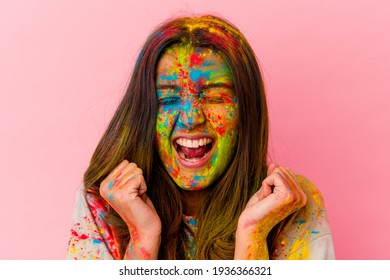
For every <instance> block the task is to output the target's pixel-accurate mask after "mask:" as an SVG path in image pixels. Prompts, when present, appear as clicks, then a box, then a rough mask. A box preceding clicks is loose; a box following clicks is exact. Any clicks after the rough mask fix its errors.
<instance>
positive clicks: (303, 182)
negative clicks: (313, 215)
mask: <svg viewBox="0 0 390 280" xmlns="http://www.w3.org/2000/svg"><path fill="white" fill-rule="evenodd" d="M295 176H296V179H297V181H298V183H299V185H300V186H301V188H302V190H303V192H304V193H305V194H306V197H307V204H306V207H310V208H311V209H312V210H314V209H316V208H317V209H319V210H321V209H325V203H324V198H323V196H322V194H321V192H320V190H319V189H318V188H317V187H316V185H315V184H314V183H313V182H312V181H310V180H309V179H308V178H306V177H304V176H302V175H300V174H296V175H295Z"/></svg>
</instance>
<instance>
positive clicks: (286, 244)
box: [67, 175, 335, 260]
mask: <svg viewBox="0 0 390 280" xmlns="http://www.w3.org/2000/svg"><path fill="white" fill-rule="evenodd" d="M297 179H298V182H299V183H300V184H301V187H302V189H303V190H304V192H305V193H306V196H307V204H306V206H304V207H303V208H301V209H299V210H298V211H297V212H295V213H294V214H293V215H292V216H290V217H289V219H288V220H286V223H285V224H284V225H283V227H282V229H281V231H280V232H279V234H278V235H277V237H276V239H275V241H274V244H273V248H272V250H271V252H270V259H281V260H285V259H294V260H297V259H334V258H335V254H334V248H333V241H332V236H331V231H330V227H329V223H328V218H327V213H326V210H325V206H324V201H323V198H322V195H321V193H320V192H319V191H318V189H317V188H316V187H315V186H314V185H313V184H312V183H311V182H310V181H309V180H307V179H306V178H304V177H303V176H299V175H298V176H297ZM83 189H84V187H83V186H82V185H81V186H80V187H79V189H78V191H77V197H76V203H75V210H74V214H73V226H72V229H71V237H70V240H69V244H68V253H67V259H75V260H78V259H106V260H111V259H121V254H120V251H119V244H120V242H119V238H118V237H117V236H116V234H115V230H114V227H112V226H110V225H109V224H107V223H106V222H105V221H104V216H105V215H106V213H107V209H108V205H107V203H106V202H104V201H102V200H100V199H99V198H97V197H96V196H94V195H92V194H89V193H87V194H86V193H85V192H84V190H83ZM183 219H184V222H185V223H186V224H187V225H188V226H189V227H191V229H192V231H193V232H196V218H195V217H193V216H191V217H188V216H184V218H183ZM186 237H187V245H188V248H189V251H188V252H186V258H187V259H193V258H194V255H195V253H196V244H195V241H194V237H193V236H192V235H191V233H190V232H186Z"/></svg>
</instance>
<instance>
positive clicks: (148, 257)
mask: <svg viewBox="0 0 390 280" xmlns="http://www.w3.org/2000/svg"><path fill="white" fill-rule="evenodd" d="M140 250H141V253H142V256H143V257H144V259H145V260H150V253H149V252H148V251H147V250H146V249H145V248H142V247H141V248H140Z"/></svg>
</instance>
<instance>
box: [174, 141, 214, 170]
mask: <svg viewBox="0 0 390 280" xmlns="http://www.w3.org/2000/svg"><path fill="white" fill-rule="evenodd" d="M174 146H175V149H176V151H177V154H178V155H179V157H180V159H181V160H182V162H184V163H188V164H198V163H199V164H200V163H202V162H204V161H205V160H207V159H208V156H209V155H210V153H211V150H212V148H213V139H211V138H208V137H203V138H199V139H188V138H183V137H181V138H178V139H176V140H175V141H174ZM185 165H186V164H185Z"/></svg>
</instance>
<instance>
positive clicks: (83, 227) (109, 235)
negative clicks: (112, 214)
mask: <svg viewBox="0 0 390 280" xmlns="http://www.w3.org/2000/svg"><path fill="white" fill-rule="evenodd" d="M106 213H107V205H106V204H105V203H104V202H102V201H101V200H100V199H98V198H97V197H95V196H94V195H92V194H86V193H85V192H84V186H83V185H80V186H79V188H78V190H77V195H76V202H75V208H74V212H73V219H72V220H73V221H72V229H71V232H70V239H69V243H68V252H67V256H66V258H67V259H69V260H82V259H85V260H87V259H88V260H91V259H104V260H112V259H120V254H119V250H118V242H117V241H116V240H117V238H115V231H114V229H113V228H112V227H111V226H110V225H108V224H107V223H106V222H105V221H104V217H105V215H106Z"/></svg>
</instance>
